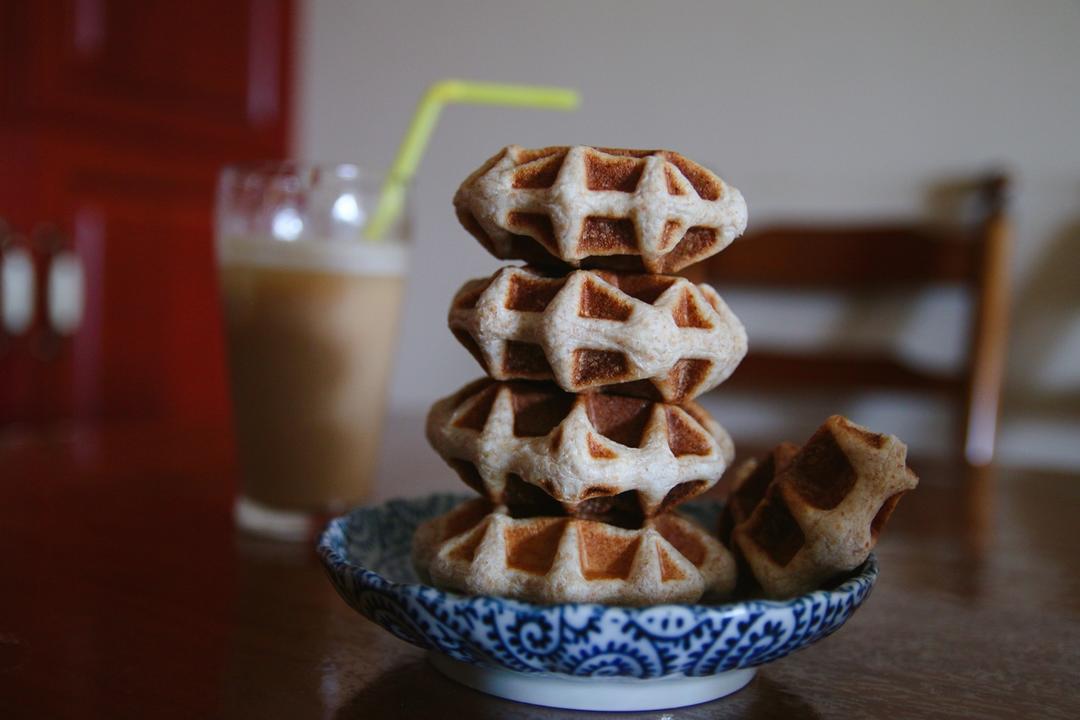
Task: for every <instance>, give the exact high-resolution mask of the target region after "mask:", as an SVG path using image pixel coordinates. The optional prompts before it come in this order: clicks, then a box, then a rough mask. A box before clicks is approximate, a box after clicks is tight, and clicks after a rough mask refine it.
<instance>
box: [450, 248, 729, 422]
mask: <svg viewBox="0 0 1080 720" xmlns="http://www.w3.org/2000/svg"><path fill="white" fill-rule="evenodd" d="M449 320H450V329H451V330H452V331H453V332H454V335H455V336H456V337H457V338H458V340H460V341H461V343H462V344H463V345H465V347H466V348H468V349H469V351H470V352H472V354H473V355H474V356H475V357H476V358H477V360H479V361H480V364H481V365H483V367H484V370H486V371H487V373H488V375H490V376H491V377H493V378H495V379H496V380H552V379H553V380H555V382H557V383H558V385H559V386H560V387H561V388H563V389H564V390H566V391H568V392H584V391H586V390H593V389H602V390H605V391H610V392H614V393H617V394H620V395H634V396H640V397H646V398H650V399H653V400H663V401H666V402H682V401H684V400H689V399H691V398H693V397H695V396H696V395H698V394H700V393H702V392H705V391H706V390H710V389H712V388H714V387H716V386H717V385H719V384H720V383H721V382H723V381H724V380H726V379H727V377H728V376H729V375H730V374H731V371H732V370H734V369H735V366H736V365H738V364H739V361H741V360H742V359H743V356H745V355H746V330H744V329H743V326H742V323H740V322H739V320H738V318H736V317H735V315H734V314H733V313H732V312H731V310H729V309H728V306H727V305H726V304H725V303H724V301H723V300H721V299H720V296H719V295H717V294H716V291H715V290H713V289H712V288H711V287H709V286H708V285H696V286H695V285H694V284H693V283H691V282H690V281H689V280H686V279H685V278H680V277H672V276H668V275H624V274H616V273H613V272H605V271H599V270H591V271H590V270H577V271H575V272H572V273H570V274H569V275H566V276H563V277H545V276H544V275H542V274H541V273H539V272H537V271H535V270H533V269H530V268H516V267H507V268H503V269H502V270H499V271H498V272H497V273H495V275H493V276H492V277H490V278H485V279H482V280H472V281H470V282H467V283H465V285H464V286H463V287H462V288H461V289H460V290H459V291H458V293H457V295H455V296H454V300H453V302H452V303H451V305H450V318H449Z"/></svg>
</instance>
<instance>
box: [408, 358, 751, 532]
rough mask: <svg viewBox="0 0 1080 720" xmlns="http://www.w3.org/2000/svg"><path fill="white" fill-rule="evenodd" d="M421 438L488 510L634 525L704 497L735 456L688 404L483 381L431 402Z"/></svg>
mask: <svg viewBox="0 0 1080 720" xmlns="http://www.w3.org/2000/svg"><path fill="white" fill-rule="evenodd" d="M427 435H428V440H429V441H430V442H431V444H432V446H433V447H434V448H435V450H436V451H437V452H438V453H439V454H440V455H441V456H442V457H443V459H444V460H446V461H447V462H448V463H449V464H450V465H451V467H453V468H454V470H456V471H457V473H458V474H459V475H460V476H461V478H462V480H464V481H465V483H466V484H467V485H469V486H470V487H472V488H473V489H474V490H476V491H477V492H479V493H481V494H482V495H484V496H485V497H486V498H488V499H489V500H491V501H493V502H495V503H499V504H505V505H508V506H510V507H511V508H518V507H521V506H532V505H543V504H544V503H547V504H548V506H549V507H550V508H551V509H553V510H556V511H559V514H562V513H569V514H571V515H575V516H580V517H589V518H595V519H605V520H611V521H613V522H620V523H624V522H628V523H631V524H632V523H633V522H635V521H636V520H637V519H640V518H641V517H651V516H653V515H656V514H658V513H660V512H662V511H663V510H666V509H668V508H670V507H673V506H674V505H676V504H677V503H679V502H681V501H683V500H685V499H687V498H690V497H693V496H694V495H698V494H700V493H702V492H704V491H705V490H708V489H709V488H710V487H712V486H713V485H714V484H715V483H716V481H717V480H718V479H719V478H720V475H721V474H722V473H723V472H724V470H725V468H727V466H728V464H729V463H730V462H731V459H732V456H733V455H734V448H733V446H732V443H731V438H730V437H728V434H727V432H726V431H725V430H724V429H723V428H722V427H720V426H719V425H718V424H717V423H716V422H715V421H714V420H713V419H712V418H710V417H709V416H708V415H707V414H706V413H705V411H704V410H702V409H701V407H700V406H698V405H697V404H695V403H693V402H688V403H686V404H684V405H681V406H680V405H667V404H663V403H655V402H652V401H650V400H643V399H639V398H632V397H624V396H619V395H600V394H597V393H588V394H584V395H572V394H569V393H565V392H563V391H561V390H559V389H558V388H557V387H555V386H554V385H551V384H540V383H503V382H492V381H491V380H487V379H485V380H479V381H476V382H474V383H472V384H470V385H467V386H465V387H464V388H462V389H461V390H460V391H458V392H457V393H455V394H454V395H452V396H450V397H448V398H444V399H442V400H440V401H439V402H437V403H435V405H434V406H433V407H432V408H431V412H430V413H429V414H428V420H427ZM560 509H561V511H560ZM626 516H629V517H626Z"/></svg>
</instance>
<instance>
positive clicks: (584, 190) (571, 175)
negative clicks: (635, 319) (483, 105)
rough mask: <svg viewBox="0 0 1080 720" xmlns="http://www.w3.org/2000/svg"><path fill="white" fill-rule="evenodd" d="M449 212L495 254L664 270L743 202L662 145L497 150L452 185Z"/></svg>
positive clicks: (726, 222)
mask: <svg viewBox="0 0 1080 720" xmlns="http://www.w3.org/2000/svg"><path fill="white" fill-rule="evenodd" d="M454 207H455V209H456V211H457V215H458V219H459V220H460V221H461V224H462V225H464V226H465V229H466V230H468V231H469V232H470V233H472V234H473V235H474V236H475V237H476V238H477V239H478V240H479V241H480V243H481V244H483V246H484V247H485V248H487V249H488V250H489V251H490V252H491V253H492V254H493V255H495V257H498V258H502V259H520V260H525V261H526V262H529V263H532V264H537V265H549V266H550V265H553V264H554V265H570V266H573V267H594V268H610V269H614V270H629V271H638V272H640V271H645V272H650V273H674V272H678V271H679V270H681V269H682V268H684V267H687V266H688V265H691V264H693V263H695V262H698V261H700V260H704V259H705V258H707V257H709V256H711V255H714V254H716V253H718V252H720V251H721V250H723V249H724V248H725V247H727V246H728V245H729V244H730V243H731V241H732V240H734V239H735V238H736V237H738V236H739V235H741V234H742V233H743V231H744V230H745V229H746V219H747V212H746V202H745V201H744V200H743V197H742V194H741V193H739V191H738V190H736V189H735V188H733V187H731V186H730V185H728V184H726V183H725V182H724V181H723V180H721V179H720V178H718V177H717V176H716V175H714V174H713V173H712V172H710V171H709V170H707V169H705V168H704V167H702V166H701V165H698V164H697V163H695V162H692V161H690V160H688V159H687V158H685V157H683V156H682V155H680V154H678V153H675V152H671V151H668V150H626V149H617V148H595V147H587V146H575V147H565V146H564V147H547V148H540V149H537V150H527V149H525V148H522V147H518V146H517V145H511V146H509V147H507V148H504V149H503V150H502V151H500V152H499V153H498V154H497V155H495V156H494V157H492V158H491V159H489V160H488V161H487V162H486V163H484V165H483V166H481V167H480V168H479V169H478V170H477V171H476V172H474V173H473V174H472V175H470V176H469V177H468V178H467V179H466V180H465V182H463V183H462V185H461V187H460V188H459V189H458V191H457V193H456V194H455V196H454Z"/></svg>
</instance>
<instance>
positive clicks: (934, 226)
mask: <svg viewBox="0 0 1080 720" xmlns="http://www.w3.org/2000/svg"><path fill="white" fill-rule="evenodd" d="M1007 189H1008V181H1007V178H1006V177H1005V176H1004V175H992V176H988V177H984V178H981V179H979V180H978V181H976V182H973V183H971V184H970V186H967V190H968V193H967V194H968V195H969V196H970V197H971V198H972V199H973V200H974V203H973V204H972V211H973V212H972V213H971V214H972V216H973V217H972V219H971V220H970V221H968V222H962V223H959V222H955V223H948V224H946V223H941V222H931V221H926V222H910V223H909V222H904V223H896V222H893V223H879V224H829V225H821V224H786V225H777V226H772V227H765V228H762V229H758V230H752V231H751V232H748V233H747V234H746V235H745V236H744V237H742V238H741V239H739V240H737V241H736V242H735V243H734V244H733V245H732V246H731V247H729V248H728V249H726V250H725V251H724V252H722V253H720V254H718V255H716V256H714V257H713V258H711V259H710V260H709V261H708V262H707V263H706V264H705V266H704V268H703V270H702V271H699V273H698V275H697V277H700V278H702V279H704V280H705V281H707V282H710V283H715V284H717V285H720V286H721V287H723V286H741V287H752V288H756V289H757V288H760V289H766V290H776V291H791V290H820V289H830V290H836V291H839V292H842V293H857V292H864V291H867V290H879V289H893V288H895V289H901V288H907V289H910V288H918V287H921V286H929V285H940V284H954V285H958V286H962V287H963V288H965V289H967V290H968V291H969V293H970V295H971V297H972V299H973V302H974V306H975V312H974V313H972V319H973V320H972V326H971V328H969V334H968V337H969V344H968V352H967V357H966V358H965V361H964V362H963V364H962V366H961V367H960V368H959V369H958V371H957V372H956V373H953V374H949V375H939V374H934V373H928V372H925V371H922V370H920V369H918V368H914V367H911V366H909V365H906V364H905V363H903V362H902V361H901V360H899V359H898V358H896V357H893V356H888V355H880V354H879V355H871V354H865V353H859V354H851V353H847V354H845V353H842V352H837V351H832V352H816V353H815V352H804V351H796V352H788V351H784V352H782V353H781V352H777V351H775V350H765V351H756V350H754V349H753V346H752V345H751V350H750V353H749V355H748V356H747V358H746V359H745V360H744V361H743V363H742V365H740V367H739V370H738V371H737V372H736V373H735V374H734V375H733V376H732V378H731V379H730V380H729V381H728V382H729V383H730V384H731V385H734V386H735V387H741V388H748V387H749V388H755V389H756V388H769V389H784V390H791V389H792V388H797V387H799V386H808V387H809V386H812V387H815V388H822V387H829V388H848V389H857V388H870V387H892V388H903V389H907V390H916V391H932V392H941V393H945V394H947V395H949V396H951V397H953V398H954V399H955V400H956V401H957V402H959V403H961V404H962V407H963V412H962V413H961V415H962V418H963V421H962V427H960V428H959V430H960V433H961V436H962V443H963V448H964V457H965V459H966V460H967V461H968V462H969V463H971V464H975V465H982V464H986V463H988V462H989V461H990V460H991V459H992V457H993V450H994V437H995V434H996V428H997V416H998V406H999V401H1000V395H1001V384H1002V379H1003V374H1004V357H1005V345H1006V334H1007V329H1008V321H1007V311H1008V284H1007V283H1008V244H1009V243H1008V226H1007V222H1006V221H1007V216H1006V194H1007ZM695 279H697V278H695Z"/></svg>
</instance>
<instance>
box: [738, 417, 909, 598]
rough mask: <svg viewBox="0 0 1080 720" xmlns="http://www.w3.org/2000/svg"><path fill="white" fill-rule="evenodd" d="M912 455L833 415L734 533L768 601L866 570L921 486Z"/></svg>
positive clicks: (886, 437) (778, 473) (890, 438)
mask: <svg viewBox="0 0 1080 720" xmlns="http://www.w3.org/2000/svg"><path fill="white" fill-rule="evenodd" d="M906 457H907V447H906V446H905V445H904V444H903V443H902V442H900V441H899V440H898V439H897V438H896V437H894V436H892V435H881V434H878V433H874V432H871V431H869V430H867V429H866V428H864V427H861V426H859V425H856V424H855V423H853V422H851V421H850V420H847V419H846V418H843V417H840V416H839V415H834V416H832V417H830V418H829V419H828V420H826V421H825V423H824V424H823V425H822V426H821V427H820V428H818V430H817V432H815V433H814V435H813V437H811V438H810V440H809V441H807V443H806V445H804V446H803V447H802V448H801V449H800V450H799V451H798V452H797V453H795V455H794V456H793V457H792V458H791V459H790V462H788V463H786V465H784V466H783V467H782V468H781V467H777V470H776V475H775V477H774V478H773V480H772V482H771V483H769V485H768V489H767V490H766V491H765V494H764V497H763V498H762V500H761V502H759V503H758V504H757V506H756V507H755V508H754V510H753V512H752V513H751V514H750V516H749V517H748V518H747V519H745V520H743V521H742V522H739V523H738V524H737V525H736V526H735V529H734V532H733V533H732V546H733V548H735V549H737V552H738V553H740V554H741V555H742V557H743V558H744V560H745V562H746V565H747V566H748V568H749V570H750V571H751V572H752V573H753V576H754V578H755V579H756V581H757V583H758V584H760V586H761V588H762V589H763V590H764V592H765V594H766V595H768V596H770V597H788V596H792V595H797V594H800V593H803V592H808V591H810V590H814V589H816V588H818V587H820V586H821V585H822V583H824V582H825V581H826V580H828V579H830V578H832V577H835V576H836V575H838V574H840V573H844V572H848V571H851V570H853V569H855V568H856V567H858V566H859V565H861V564H862V562H863V561H864V560H866V557H867V556H868V555H869V554H870V550H871V549H872V548H873V546H874V545H875V544H876V543H877V539H878V535H879V534H880V533H881V530H882V528H883V527H884V526H885V523H886V522H887V521H888V519H889V516H890V515H891V514H892V512H893V510H894V509H895V508H896V504H897V502H899V500H900V498H901V497H902V496H903V495H904V493H906V492H908V491H909V490H911V489H913V488H914V487H915V486H916V485H918V482H919V479H918V478H917V477H916V476H915V473H913V472H912V471H911V469H910V468H908V467H907V466H906V465H905V461H906Z"/></svg>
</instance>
